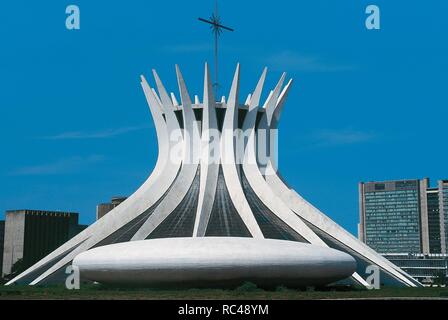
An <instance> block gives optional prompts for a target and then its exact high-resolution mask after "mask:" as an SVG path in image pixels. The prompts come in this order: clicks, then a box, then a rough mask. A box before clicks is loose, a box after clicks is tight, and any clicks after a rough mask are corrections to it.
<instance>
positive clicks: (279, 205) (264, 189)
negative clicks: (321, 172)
mask: <svg viewBox="0 0 448 320" xmlns="http://www.w3.org/2000/svg"><path fill="white" fill-rule="evenodd" d="M266 71H267V69H264V71H263V74H262V76H261V78H260V80H259V82H258V84H257V87H256V88H255V91H254V93H253V96H252V98H251V100H250V105H249V112H248V113H247V115H246V118H245V120H244V125H243V132H244V133H245V134H246V135H247V136H248V140H247V144H246V147H245V155H244V161H243V171H244V174H245V176H246V178H247V181H248V182H249V184H250V186H251V188H252V189H253V190H254V192H255V193H256V194H257V196H258V197H259V198H260V200H261V201H262V202H263V203H264V205H265V206H266V207H267V208H268V209H269V210H270V211H271V212H272V213H273V214H275V215H276V216H277V217H278V218H279V219H280V220H282V221H283V222H285V223H286V224H288V225H289V226H290V227H291V228H292V229H293V230H294V231H295V232H297V233H298V234H299V235H301V236H302V237H303V238H304V239H306V240H307V241H308V242H310V243H311V244H316V245H320V246H323V247H326V246H327V245H326V244H325V242H324V241H322V240H321V239H320V238H319V237H318V236H317V235H316V234H315V233H314V232H313V231H312V230H311V229H310V228H309V227H308V226H307V225H306V224H305V223H304V222H303V221H302V220H300V218H299V219H298V218H297V216H296V215H295V214H294V212H292V211H291V210H290V209H289V208H288V207H287V206H286V205H285V204H284V203H283V202H282V201H280V199H278V198H277V197H276V196H273V195H272V191H271V189H270V188H269V186H268V185H267V183H266V181H265V180H264V179H263V175H262V174H261V172H260V171H259V168H258V164H257V160H256V150H255V147H256V143H255V134H256V132H255V124H256V119H257V114H258V106H259V102H260V96H261V92H262V89H263V84H264V80H265V78H266ZM283 79H284V76H283V77H282V79H280V82H279V84H278V85H277V87H276V90H275V91H274V93H273V94H272V95H271V98H272V97H274V96H278V94H279V92H280V88H281V83H282V82H283Z"/></svg>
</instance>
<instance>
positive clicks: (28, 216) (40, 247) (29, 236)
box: [2, 210, 85, 275]
mask: <svg viewBox="0 0 448 320" xmlns="http://www.w3.org/2000/svg"><path fill="white" fill-rule="evenodd" d="M84 228H85V226H80V225H79V224H78V213H76V212H59V211H42V210H10V211H6V214H5V235H4V245H3V262H2V266H3V268H2V269H3V270H2V275H9V274H11V273H15V272H20V271H23V270H24V269H26V268H28V267H30V266H31V265H33V264H34V263H35V262H37V261H38V260H40V259H41V258H43V257H44V256H45V255H47V254H48V253H50V252H51V251H53V250H54V249H56V248H57V247H59V246H60V245H61V244H63V243H64V242H66V241H67V240H69V239H70V238H72V237H73V236H75V235H76V234H77V233H79V232H80V231H81V230H83V229H84Z"/></svg>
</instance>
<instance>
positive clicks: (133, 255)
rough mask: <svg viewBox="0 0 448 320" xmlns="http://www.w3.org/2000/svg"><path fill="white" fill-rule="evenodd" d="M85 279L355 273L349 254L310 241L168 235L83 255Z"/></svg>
mask: <svg viewBox="0 0 448 320" xmlns="http://www.w3.org/2000/svg"><path fill="white" fill-rule="evenodd" d="M73 265H74V266H77V267H79V269H80V273H81V277H82V279H86V280H91V281H96V282H99V283H103V284H110V285H127V286H147V287H159V286H179V287H181V286H192V287H201V286H222V287H225V286H231V285H238V284H240V283H242V282H244V281H250V282H254V283H256V284H257V285H262V286H263V285H266V286H279V285H285V286H306V285H310V286H311V285H325V284H329V283H331V282H334V281H337V280H341V279H344V278H347V277H349V276H351V275H352V274H353V273H354V272H355V269H356V262H355V260H354V259H353V258H352V257H351V256H350V255H348V254H346V253H344V252H341V251H338V250H335V249H331V248H327V247H320V246H316V245H310V244H306V243H300V242H293V241H284V240H271V239H253V238H229V237H202V238H165V239H154V240H143V241H134V242H125V243H118V244H113V245H107V246H103V247H98V248H94V249H91V250H89V251H86V252H83V253H81V254H79V255H78V256H77V257H76V258H75V259H74V260H73Z"/></svg>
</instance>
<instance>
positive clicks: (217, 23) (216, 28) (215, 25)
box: [198, 0, 234, 97]
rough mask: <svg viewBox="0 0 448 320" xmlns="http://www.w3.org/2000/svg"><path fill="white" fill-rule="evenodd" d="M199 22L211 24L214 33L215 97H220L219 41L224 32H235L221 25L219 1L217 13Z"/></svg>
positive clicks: (216, 4)
mask: <svg viewBox="0 0 448 320" xmlns="http://www.w3.org/2000/svg"><path fill="white" fill-rule="evenodd" d="M198 20H199V21H202V22H205V23H208V24H210V25H211V26H210V29H212V33H213V35H214V36H215V83H214V84H213V87H214V88H215V97H218V89H219V80H218V79H219V78H218V75H219V73H218V71H219V68H218V41H219V36H220V35H221V34H222V32H223V30H227V31H234V30H233V29H232V28H229V27H226V26H224V25H223V24H221V18H220V16H219V13H218V1H217V0H216V1H215V12H214V13H212V16H211V17H210V18H209V19H204V18H198Z"/></svg>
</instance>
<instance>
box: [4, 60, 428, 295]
mask: <svg viewBox="0 0 448 320" xmlns="http://www.w3.org/2000/svg"><path fill="white" fill-rule="evenodd" d="M153 73H154V78H155V83H156V86H157V89H158V93H156V91H155V90H154V89H153V88H151V86H150V85H149V84H148V82H147V81H146V79H145V78H144V77H142V79H141V85H142V87H143V91H144V94H145V97H146V99H147V102H148V104H149V110H150V112H151V115H152V118H153V121H154V127H155V130H156V134H157V142H158V147H159V153H158V159H157V162H156V165H155V168H154V170H153V172H152V173H151V175H150V176H149V178H148V179H147V180H146V181H145V183H144V184H143V185H142V186H141V187H140V188H139V189H138V190H137V191H136V192H135V193H134V194H133V195H131V196H130V197H129V198H128V199H126V201H124V202H123V203H121V204H120V205H119V206H116V207H115V208H114V209H113V210H111V211H110V212H109V213H108V214H106V215H105V216H103V217H102V218H101V219H99V220H98V221H96V223H94V224H93V225H91V226H89V227H88V228H87V229H86V230H84V231H83V232H81V233H80V234H78V235H77V236H75V237H74V238H73V239H71V240H69V241H67V242H66V243H64V244H63V245H62V246H60V247H59V248H57V249H56V250H54V251H53V252H51V253H50V254H48V255H47V256H46V257H45V258H43V259H41V260H40V261H38V262H37V263H35V264H34V265H33V266H31V267H30V268H28V269H27V270H25V271H24V272H23V273H21V274H20V275H18V276H17V277H15V278H14V279H12V280H11V281H9V282H8V285H9V284H12V283H26V284H31V285H35V284H45V283H51V281H52V280H53V279H54V278H56V276H57V274H60V273H61V272H62V273H63V272H64V270H65V267H66V266H67V265H69V264H71V263H72V262H73V264H75V265H78V266H80V268H81V269H80V270H81V276H83V272H84V271H85V270H83V269H82V268H87V271H88V272H90V275H92V274H93V276H92V277H103V276H105V278H96V279H95V278H91V279H90V280H99V281H101V279H111V278H113V279H115V280H118V278H117V277H119V278H120V279H121V280H123V281H125V282H126V281H127V280H129V281H131V280H132V281H135V280H136V279H135V278H132V279H131V278H130V275H135V272H134V273H132V270H134V271H135V267H136V264H137V266H138V267H139V268H142V270H144V272H141V273H140V274H139V275H138V276H139V277H141V278H140V280H142V281H143V282H146V281H151V279H161V278H163V279H164V280H170V279H167V278H165V277H168V275H176V276H177V272H174V270H177V271H181V270H184V271H185V270H187V269H188V271H189V272H188V274H185V273H184V276H185V278H182V277H181V278H180V279H178V280H179V281H180V282H182V281H184V280H187V279H188V280H189V281H192V280H195V279H198V280H199V279H203V278H204V277H208V278H210V277H212V278H214V279H222V282H223V284H225V282H227V281H233V280H236V279H240V280H241V277H244V275H245V274H247V273H244V272H245V271H244V270H247V267H248V266H247V265H245V263H249V262H250V261H245V259H244V257H245V256H246V254H249V252H250V254H251V255H252V254H253V255H254V256H253V257H254V259H255V260H254V261H258V262H257V263H256V264H255V265H251V266H250V268H251V270H253V271H254V274H256V273H257V272H258V271H257V270H271V271H273V270H275V269H276V268H273V266H279V265H281V267H282V268H283V267H286V269H282V270H283V271H285V273H281V274H278V277H279V279H280V278H282V279H283V278H284V277H286V278H288V279H289V280H290V281H292V282H294V280H299V279H297V277H300V274H299V273H295V277H296V279H291V278H290V277H291V273H288V272H286V270H287V266H288V261H291V263H293V265H294V266H296V264H300V263H301V262H300V261H303V262H304V263H308V267H307V270H308V272H309V273H308V274H310V275H311V274H312V273H313V265H314V266H315V267H316V270H318V269H319V270H321V269H320V268H321V267H322V266H326V267H328V268H329V269H327V271H328V272H329V274H336V273H337V268H338V267H337V265H340V266H346V267H344V270H343V271H344V272H342V273H341V274H339V276H338V278H339V279H340V278H341V276H342V275H345V276H344V277H347V272H348V271H350V274H351V276H350V277H349V278H347V279H345V280H346V281H350V282H351V283H356V284H359V285H362V286H368V284H367V282H366V281H365V277H366V276H367V275H366V268H367V267H368V266H370V265H375V266H377V267H378V269H379V270H380V272H381V275H380V276H381V282H382V283H384V284H391V285H399V286H410V287H415V286H419V285H420V284H419V283H418V282H417V281H416V280H415V279H413V278H412V277H411V276H409V275H408V274H407V273H406V272H404V271H403V270H401V269H400V268H398V267H397V266H395V265H394V264H392V263H391V262H390V261H388V260H387V259H385V258H384V257H382V256H381V255H379V254H378V253H377V252H375V251H374V250H373V249H371V248H370V247H369V246H367V245H365V244H364V243H362V242H361V241H359V240H358V239H356V238H355V237H354V236H353V235H351V234H350V233H349V232H347V231H346V230H344V229H343V228H342V227H340V226H339V225H338V224H336V223H335V222H334V221H333V220H331V219H330V218H329V217H328V216H326V215H325V214H323V213H322V212H321V211H319V210H318V209H317V208H315V207H314V206H312V205H311V204H310V203H309V202H307V201H306V200H305V199H304V198H302V197H301V196H300V195H299V194H298V193H296V192H295V191H294V190H293V189H291V188H290V187H289V186H287V185H286V183H285V182H284V180H283V179H282V178H281V177H280V174H279V173H278V172H277V163H276V161H277V158H276V154H275V152H274V153H269V154H268V156H267V157H266V158H265V159H263V161H262V159H261V158H260V157H259V155H260V153H259V151H260V149H261V148H262V147H265V148H266V143H269V148H267V149H269V150H277V145H276V143H277V141H276V140H275V139H267V140H263V139H261V138H260V134H261V135H262V134H263V133H264V134H267V135H271V134H272V135H275V134H276V130H277V129H278V123H279V119H280V115H281V111H282V109H283V106H284V104H285V101H286V97H287V95H288V93H289V91H290V88H291V84H292V80H290V81H289V82H288V83H287V84H286V86H284V81H285V74H283V75H282V77H281V79H280V81H279V82H278V84H277V85H276V87H275V88H274V89H273V90H272V91H271V93H270V94H269V96H268V98H267V99H266V101H264V102H261V95H262V90H263V85H264V81H265V78H266V70H264V72H263V73H262V75H261V78H260V80H259V81H258V84H257V85H256V87H255V90H254V91H253V93H252V94H250V95H249V97H248V98H247V99H246V100H245V102H244V103H240V102H239V86H240V66H239V65H238V66H237V68H236V71H235V74H234V78H233V81H232V85H231V89H230V93H229V95H228V97H224V98H223V99H222V100H221V101H220V102H217V101H216V100H215V98H214V97H213V89H212V81H211V79H210V75H209V71H208V66H207V65H206V68H205V73H204V95H203V100H202V102H201V101H200V100H199V97H196V98H195V99H194V103H193V101H192V100H191V98H190V95H189V93H188V90H187V86H186V84H185V81H184V79H183V76H182V74H181V72H180V70H179V68H178V67H177V66H176V73H177V80H178V86H179V91H180V101H181V103H180V104H179V103H178V100H177V98H176V97H175V95H174V94H171V95H169V94H168V93H167V91H166V89H165V87H164V85H163V84H162V81H161V80H160V78H159V77H158V75H157V73H156V72H155V71H154V72H153ZM173 137H174V138H173ZM179 151H180V152H179ZM173 155H180V158H177V157H176V156H174V157H173ZM406 190H407V189H406ZM409 221H410V222H409V223H413V221H412V218H410V219H409ZM417 227H418V225H417ZM176 239H177V240H176ZM201 243H205V245H200V244H201ZM187 244H188V245H187ZM414 245H415V246H417V245H416V244H414V243H413V242H410V243H409V246H414ZM248 247H253V248H254V250H249V251H247V248H248ZM145 248H148V250H149V249H150V250H151V252H152V254H151V255H148V254H147V252H146V251H145V250H146V249H145ZM263 248H265V249H263ZM183 249H185V250H183ZM187 249H188V250H187ZM267 249H269V250H267ZM283 249H284V250H285V251H284V252H285V255H281V256H279V253H280V252H283ZM186 250H187V251H186ZM204 250H205V251H204ZM296 250H297V251H296ZM232 252H234V254H232ZM295 252H297V254H298V255H299V256H297V255H296V254H295ZM316 252H320V253H322V254H319V255H317V256H316V255H315V254H314V253H316ZM177 253H179V254H180V253H182V255H181V257H179V255H178V254H177ZM186 253H188V254H186ZM185 254H186V255H185ZM298 257H299V258H301V259H298ZM347 257H348V258H347ZM199 258H201V259H200V261H201V262H200V263H199V262H198V264H197V265H195V264H194V262H195V261H198V260H199ZM315 258H316V259H317V260H315ZM333 258H335V259H336V260H337V261H336V262H337V263H334V262H335V260H333ZM117 259H118V260H117ZM278 260H280V261H278ZM353 260H354V261H355V268H354V269H351V268H352V262H353ZM166 261H170V262H171V263H169V264H168V265H167V263H166ZM251 261H252V260H251ZM338 261H339V263H338ZM92 262H93V263H92ZM159 262H160V263H161V265H160V268H156V266H157V264H158V263H159ZM188 262H191V263H192V264H190V263H188ZM263 263H268V265H266V264H263ZM100 264H103V266H104V268H103V269H102V270H103V271H104V270H112V269H113V270H114V271H113V272H114V276H111V274H107V273H106V274H104V272H103V273H101V274H99V273H98V270H97V269H95V268H97V267H98V265H100ZM201 266H206V267H207V269H206V270H207V271H206V272H203V273H201V272H200V269H201V268H197V267H201ZM297 266H298V265H297ZM298 267H299V266H298ZM166 268H168V269H166ZM263 268H264V269H263ZM353 270H354V272H353ZM100 271H101V270H100ZM154 272H156V273H154ZM209 272H210V273H211V274H209ZM214 272H216V273H214ZM257 274H259V275H260V277H262V278H263V277H264V278H263V279H261V280H263V281H268V280H271V281H272V280H273V279H275V275H273V274H270V273H269V272H260V273H257ZM213 275H215V277H213ZM310 277H311V276H310ZM325 277H327V274H326V272H317V273H314V274H313V275H312V279H314V280H313V281H317V282H322V281H324V279H325ZM309 279H310V278H308V280H309ZM258 280H260V279H258ZM333 280H335V279H333ZM277 284H280V283H277ZM282 284H285V283H282Z"/></svg>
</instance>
